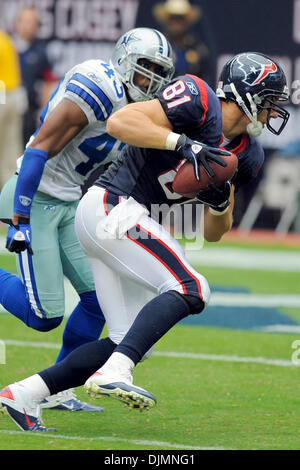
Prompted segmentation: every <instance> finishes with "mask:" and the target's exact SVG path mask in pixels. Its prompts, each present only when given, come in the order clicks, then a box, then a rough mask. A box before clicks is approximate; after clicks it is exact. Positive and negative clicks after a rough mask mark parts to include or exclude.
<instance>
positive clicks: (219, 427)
mask: <svg viewBox="0 0 300 470" xmlns="http://www.w3.org/2000/svg"><path fill="white" fill-rule="evenodd" d="M213 245H214V244H213ZM218 246H220V247H222V246H223V247H224V248H228V247H230V248H234V246H235V245H234V244H232V243H225V242H224V243H222V244H221V245H218ZM238 246H239V247H241V245H240V244H239V245H238ZM213 248H214V247H213ZM243 248H247V249H248V250H249V251H250V252H251V250H256V252H257V250H258V251H259V250H260V249H262V247H259V246H253V245H252V246H251V247H247V246H243ZM266 250H267V248H266V247H265V246H264V247H263V249H262V251H261V254H262V257H263V253H265V251H266ZM272 250H273V251H272V252H273V253H274V257H275V255H276V256H277V255H278V253H279V254H280V255H282V256H283V258H282V262H283V263H284V259H285V256H284V254H285V253H291V251H293V250H294V251H295V255H296V250H295V248H294V249H293V250H291V249H290V248H285V247H283V246H278V247H274V246H273V247H272ZM278 250H280V251H278ZM0 266H1V267H3V268H4V269H10V270H11V271H13V270H14V263H13V258H12V257H10V256H4V255H1V256H0ZM198 269H199V271H200V272H202V273H203V274H204V275H205V276H206V277H207V278H208V280H209V282H210V284H211V285H212V286H213V287H214V288H215V289H216V290H220V289H222V288H224V292H228V289H229V293H231V292H232V290H233V289H237V292H238V293H239V292H240V291H242V292H246V294H247V293H249V294H251V295H252V294H253V295H269V296H270V297H271V298H272V295H273V296H275V295H278V294H281V295H282V296H293V295H298V294H299V293H300V281H299V279H300V276H299V272H297V271H291V272H289V271H282V270H280V269H279V268H278V271H276V270H266V269H264V270H261V269H257V270H256V269H250V270H247V269H238V268H237V267H233V266H230V265H228V267H224V266H223V267H221V268H218V267H216V266H201V267H199V266H198ZM289 298H290V297H286V299H289ZM296 300H297V299H296ZM285 301H286V302H287V300H285ZM209 308H210V309H211V310H209V309H208V310H207V312H206V314H205V315H206V316H203V317H202V318H203V319H202V320H201V319H200V316H199V317H198V319H197V323H195V324H189V323H185V322H182V323H181V324H180V325H178V326H176V327H175V328H174V329H173V330H172V331H170V332H169V333H168V334H167V335H166V336H165V337H164V338H163V339H162V340H161V341H160V342H159V343H158V344H157V345H156V348H155V352H154V354H153V356H152V357H151V359H150V360H148V361H145V362H144V363H143V364H141V365H139V366H138V367H137V368H136V371H135V376H134V381H135V383H136V384H137V385H140V386H142V387H144V388H146V389H148V390H149V391H151V392H152V393H154V394H155V395H156V397H157V401H158V403H157V406H156V408H154V409H152V410H150V411H149V412H143V413H139V412H138V411H129V410H128V409H127V408H124V407H123V406H122V404H121V403H120V402H117V401H115V400H113V399H110V398H102V399H101V400H97V401H94V402H95V403H97V404H99V405H101V406H103V407H104V408H105V411H104V412H103V413H70V412H67V411H54V410H44V412H43V418H44V421H45V424H46V425H47V426H48V427H55V428H56V429H57V433H54V434H52V435H47V434H34V433H22V432H21V431H19V430H18V428H17V427H16V426H15V425H14V423H13V422H12V421H11V420H10V419H9V418H8V417H4V416H2V415H1V416H0V449H1V450H3V449H7V450H8V449H10V450H15V449H47V450H52V449H53V450H54V449H60V450H63V449H84V450H88V449H105V450H125V449H126V450H136V449H139V450H141V449H144V450H154V449H156V450H174V449H178V450H180V449H181V450H185V449H190V450H195V451H196V450H197V449H243V450H245V449H268V450H269V449H276V450H278V449H293V450H296V449H297V450H299V449H300V444H299V436H298V434H299V433H298V427H299V421H300V406H299V405H300V389H299V372H300V369H299V367H297V366H296V365H293V363H292V361H291V358H292V354H293V352H295V350H294V349H293V348H292V344H293V342H294V341H295V340H300V329H299V332H298V330H297V328H298V326H297V325H298V324H300V308H299V307H297V306H285V305H283V306H280V307H278V308H273V307H272V309H270V308H269V307H268V308H266V313H264V310H263V308H261V310H260V307H247V309H243V308H244V307H241V308H240V309H239V307H236V306H235V307H234V308H232V309H231V308H230V306H229V307H228V306H227V307H226V309H225V308H224V309H222V306H217V307H214V306H212V307H209ZM214 308H215V310H214ZM234 309H235V310H234ZM249 309H250V310H249ZM231 310H232V311H233V310H234V311H236V317H234V319H233V321H232V326H230V327H229V326H227V327H221V326H220V325H219V324H218V323H216V324H215V325H213V324H212V325H207V324H205V319H207V318H208V317H209V313H210V312H211V316H212V317H213V318H216V319H218V318H219V317H220V312H221V313H222V311H223V312H224V316H225V315H228V316H230V312H231ZM246 312H247V313H246ZM249 312H250V313H249ZM272 312H273V313H272ZM251 314H252V315H253V318H254V319H256V320H255V321H257V323H255V321H254V323H251V322H250V323H249V325H248V323H247V322H246V323H242V322H241V323H239V320H241V321H242V320H243V317H245V316H246V315H247V318H248V317H249V318H250V317H251ZM273 314H274V316H272V315H273ZM214 315H215V317H214ZM260 315H261V316H263V318H265V319H266V320H265V324H264V327H265V326H268V322H269V321H270V325H271V326H272V325H273V326H274V325H275V326H276V325H277V324H278V321H280V322H281V326H282V325H283V326H287V327H289V328H291V329H292V328H295V329H294V330H293V331H294V332H293V333H276V332H272V333H269V332H266V331H263V330H259V328H257V325H258V326H261V323H260V318H261V317H260ZM264 315H265V316H264ZM194 317H197V316H194ZM273 318H275V320H274V321H275V323H276V322H277V323H276V324H274V322H273V320H272V319H273ZM235 321H236V323H234V322H235ZM272 322H273V323H272ZM277 326H278V325H277ZM62 331H63V325H61V326H60V327H59V328H58V329H56V330H54V331H52V332H49V333H38V332H34V331H32V330H30V329H28V328H26V327H25V326H23V324H22V323H20V322H19V321H18V320H16V319H14V318H12V317H10V316H9V315H7V314H1V315H0V339H2V340H4V341H5V342H6V364H2V365H0V386H5V385H7V384H9V383H11V382H12V381H16V380H19V379H21V378H24V377H26V376H28V375H31V374H33V373H35V372H37V371H39V370H41V369H43V368H45V367H47V366H49V365H51V364H52V363H53V362H54V361H55V358H56V355H57V353H58V348H59V343H60V338H61V335H62ZM34 343H35V344H34ZM38 343H40V344H38ZM299 358H300V355H299ZM76 392H77V395H78V396H79V397H80V398H81V399H83V400H89V398H88V397H87V395H86V394H85V392H84V390H83V388H78V389H77V390H76Z"/></svg>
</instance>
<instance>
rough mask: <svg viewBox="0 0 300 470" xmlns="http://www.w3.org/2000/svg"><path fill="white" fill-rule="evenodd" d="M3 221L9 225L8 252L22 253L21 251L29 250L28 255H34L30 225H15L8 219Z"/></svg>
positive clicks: (6, 246)
mask: <svg viewBox="0 0 300 470" xmlns="http://www.w3.org/2000/svg"><path fill="white" fill-rule="evenodd" d="M1 220H2V221H3V222H5V223H8V224H9V229H8V232H7V237H6V245H5V248H7V249H8V251H12V252H14V253H21V251H25V250H28V253H30V254H31V255H33V251H32V248H31V227H30V224H29V223H19V224H18V225H14V224H13V223H12V221H11V220H9V219H6V220H3V219H1ZM28 221H29V219H28ZM22 222H23V220H22Z"/></svg>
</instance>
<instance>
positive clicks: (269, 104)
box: [216, 52, 290, 137]
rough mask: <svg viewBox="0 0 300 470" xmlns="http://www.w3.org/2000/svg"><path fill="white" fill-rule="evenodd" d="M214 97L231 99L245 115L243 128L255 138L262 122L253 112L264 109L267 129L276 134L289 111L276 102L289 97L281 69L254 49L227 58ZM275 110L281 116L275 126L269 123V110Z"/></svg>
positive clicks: (281, 128) (281, 127)
mask: <svg viewBox="0 0 300 470" xmlns="http://www.w3.org/2000/svg"><path fill="white" fill-rule="evenodd" d="M216 93H217V96H218V97H219V98H223V99H226V100H231V101H234V102H235V103H236V104H237V105H238V106H239V108H240V109H241V110H242V111H243V112H244V113H245V114H246V115H247V116H248V118H249V119H250V121H251V122H250V123H249V124H248V127H247V131H248V133H249V134H251V135H253V136H255V137H257V136H258V135H260V133H261V131H262V123H261V122H259V121H258V120H257V115H258V114H259V113H260V112H261V111H263V110H264V109H266V110H267V111H268V115H267V122H266V125H267V128H268V129H269V131H270V132H272V133H273V134H276V135H279V134H280V133H281V132H282V130H283V129H284V127H285V126H286V124H287V122H288V119H289V116H290V113H289V112H288V111H287V110H286V109H284V108H282V107H281V106H279V104H278V102H280V101H286V100H288V99H289V90H288V87H287V84H286V77H285V74H284V71H283V70H282V68H281V67H280V65H279V64H278V63H276V62H275V61H274V60H273V59H270V57H268V56H266V55H264V54H261V53H258V52H244V53H241V54H238V55H236V56H234V57H233V58H232V59H230V60H229V61H228V62H227V63H226V64H225V66H224V67H223V70H222V72H221V75H220V79H219V84H218V88H217V92H216ZM272 111H275V112H276V113H277V115H278V118H280V119H281V121H280V125H279V126H278V128H274V127H273V126H272V125H271V123H270V118H271V116H270V113H271V112H272Z"/></svg>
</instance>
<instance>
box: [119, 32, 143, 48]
mask: <svg viewBox="0 0 300 470" xmlns="http://www.w3.org/2000/svg"><path fill="white" fill-rule="evenodd" d="M131 41H140V39H139V38H137V37H135V35H134V33H133V34H132V33H131V34H127V35H126V34H124V36H123V39H122V41H121V44H124V45H125V46H127V45H128V43H129V42H131Z"/></svg>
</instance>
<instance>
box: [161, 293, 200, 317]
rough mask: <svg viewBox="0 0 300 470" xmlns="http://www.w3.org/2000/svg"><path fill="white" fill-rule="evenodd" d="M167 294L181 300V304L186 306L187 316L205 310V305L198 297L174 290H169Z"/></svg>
mask: <svg viewBox="0 0 300 470" xmlns="http://www.w3.org/2000/svg"><path fill="white" fill-rule="evenodd" d="M168 292H169V293H170V294H173V295H175V296H176V297H178V298H179V299H180V300H182V302H183V303H184V304H185V305H186V308H187V310H188V312H189V313H188V314H189V315H196V314H198V313H201V312H202V311H203V310H204V309H205V303H204V302H203V300H202V299H201V298H200V297H199V296H198V295H191V294H181V293H180V292H177V291H176V290H170V291H168Z"/></svg>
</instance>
